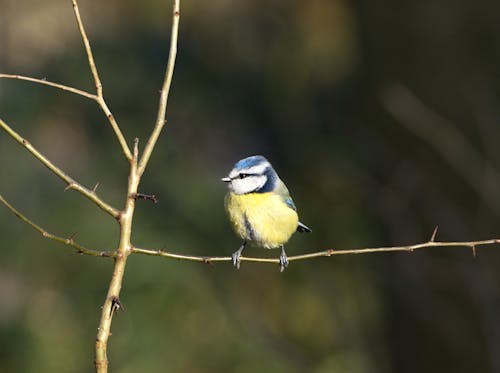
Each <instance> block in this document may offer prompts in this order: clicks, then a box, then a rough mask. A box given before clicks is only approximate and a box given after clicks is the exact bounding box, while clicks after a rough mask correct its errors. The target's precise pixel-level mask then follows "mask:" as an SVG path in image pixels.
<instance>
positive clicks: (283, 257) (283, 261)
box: [280, 251, 288, 272]
mask: <svg viewBox="0 0 500 373" xmlns="http://www.w3.org/2000/svg"><path fill="white" fill-rule="evenodd" d="M286 267H288V258H287V256H286V254H285V251H282V252H281V255H280V272H283V271H284V270H285V268H286Z"/></svg>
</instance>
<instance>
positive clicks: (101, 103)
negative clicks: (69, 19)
mask: <svg viewBox="0 0 500 373" xmlns="http://www.w3.org/2000/svg"><path fill="white" fill-rule="evenodd" d="M71 2H72V4H73V10H74V12H75V16H76V22H77V24H78V30H79V31H80V35H81V37H82V41H83V44H84V46H85V52H86V53H87V58H88V61H89V67H90V71H91V72H92V76H93V78H94V83H95V87H96V92H97V97H96V101H97V103H98V104H99V106H100V107H101V109H102V110H103V111H104V114H105V115H106V117H107V118H108V121H109V124H110V125H111V127H112V128H113V131H114V132H115V135H116V137H117V139H118V142H119V143H120V145H121V147H122V151H123V154H125V157H126V158H127V159H128V160H129V161H130V160H131V159H132V153H131V152H130V148H129V146H128V145H127V141H126V140H125V137H124V136H123V134H122V131H121V130H120V126H119V125H118V123H117V122H116V120H115V117H114V116H113V114H112V113H111V111H110V110H109V108H108V105H107V104H106V101H105V100H104V96H103V94H102V83H101V79H100V77H99V73H98V72H97V67H96V64H95V61H94V55H93V54H92V49H91V48H90V42H89V39H88V37H87V33H86V32H85V27H83V22H82V17H81V16H80V10H79V9H78V3H77V2H76V0H71Z"/></svg>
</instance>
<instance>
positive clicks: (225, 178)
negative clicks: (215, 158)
mask: <svg viewBox="0 0 500 373" xmlns="http://www.w3.org/2000/svg"><path fill="white" fill-rule="evenodd" d="M221 180H222V181H223V182H225V183H229V182H231V178H230V177H223V178H222V179H221Z"/></svg>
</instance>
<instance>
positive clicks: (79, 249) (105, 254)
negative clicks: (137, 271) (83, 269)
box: [0, 194, 116, 258]
mask: <svg viewBox="0 0 500 373" xmlns="http://www.w3.org/2000/svg"><path fill="white" fill-rule="evenodd" d="M0 202H2V203H3V204H4V205H5V207H7V208H8V209H9V210H10V211H12V212H13V213H14V215H16V216H17V217H18V218H19V219H21V220H22V221H23V222H25V223H26V224H28V225H29V226H31V227H32V228H33V229H34V230H36V231H37V232H38V233H40V234H41V235H42V236H43V237H45V238H48V239H49V240H53V241H57V242H60V243H62V244H65V245H68V246H71V247H73V248H75V249H76V252H77V253H78V254H84V255H90V256H100V257H108V258H109V257H115V256H116V253H115V252H114V251H97V250H90V249H87V248H85V247H83V246H82V245H80V244H79V243H77V242H75V240H74V239H73V238H74V237H68V238H63V237H59V236H56V235H54V234H52V233H49V232H47V231H46V230H45V229H43V228H42V227H40V226H39V225H37V224H35V223H33V222H32V221H31V220H30V219H28V218H27V217H26V216H24V215H23V214H21V213H20V212H19V211H18V210H16V209H15V208H14V207H13V206H12V205H11V204H10V203H9V202H7V201H6V200H5V199H4V198H3V196H2V195H1V194H0Z"/></svg>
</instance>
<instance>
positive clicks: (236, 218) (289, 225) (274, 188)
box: [222, 155, 311, 272]
mask: <svg viewBox="0 0 500 373" xmlns="http://www.w3.org/2000/svg"><path fill="white" fill-rule="evenodd" d="M222 181H224V182H226V183H228V186H229V191H228V193H227V195H226V199H225V206H226V211H227V213H228V215H229V220H230V221H231V224H232V226H233V229H234V231H235V232H236V234H237V235H238V236H239V237H240V238H241V239H242V240H243V244H242V245H241V247H240V248H239V249H238V250H237V251H236V252H235V253H233V255H232V259H233V264H234V266H235V267H236V268H238V269H239V268H240V257H241V252H242V251H243V249H244V248H245V245H246V244H247V243H252V244H254V245H256V246H261V247H264V248H266V249H274V248H281V255H280V271H281V272H283V270H284V269H285V268H286V267H287V266H288V259H287V256H286V253H285V248H284V244H285V243H286V242H287V241H288V240H289V239H290V237H291V236H292V234H293V233H294V232H295V231H299V232H311V230H310V229H309V228H308V227H306V226H305V225H304V224H302V223H301V222H299V217H298V215H297V208H296V207H295V204H294V203H293V200H292V197H290V194H289V193H288V189H287V187H286V186H285V184H284V183H283V181H281V179H280V178H279V177H278V174H277V173H276V171H274V168H273V166H271V163H269V161H268V160H267V159H266V158H264V157H263V156H261V155H254V156H252V157H248V158H245V159H242V160H240V161H238V162H237V163H236V164H235V165H234V168H233V169H232V170H231V172H230V173H229V175H228V176H227V177H224V178H223V179H222Z"/></svg>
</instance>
